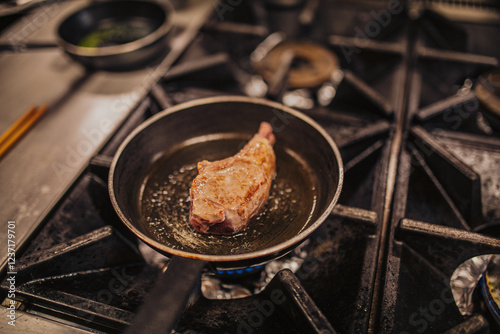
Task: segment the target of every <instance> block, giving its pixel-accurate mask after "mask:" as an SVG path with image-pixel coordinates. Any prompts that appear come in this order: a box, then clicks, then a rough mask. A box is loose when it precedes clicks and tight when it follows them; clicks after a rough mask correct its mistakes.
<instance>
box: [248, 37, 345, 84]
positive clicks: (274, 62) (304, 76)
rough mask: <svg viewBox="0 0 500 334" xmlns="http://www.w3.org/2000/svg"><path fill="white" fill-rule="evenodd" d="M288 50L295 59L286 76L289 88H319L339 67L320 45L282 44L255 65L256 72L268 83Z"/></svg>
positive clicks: (306, 43)
mask: <svg viewBox="0 0 500 334" xmlns="http://www.w3.org/2000/svg"><path fill="white" fill-rule="evenodd" d="M290 50H291V51H293V53H294V55H295V57H294V63H293V64H292V68H291V69H290V72H289V75H288V87H289V88H292V89H293V88H310V87H316V86H319V85H321V84H322V83H324V82H325V81H327V80H328V79H329V77H330V75H331V73H332V71H333V70H335V69H336V68H338V67H339V65H338V64H339V62H338V58H337V56H336V55H335V54H334V53H332V52H331V51H329V50H328V49H326V48H324V47H322V46H321V45H318V44H314V43H311V42H283V43H281V44H279V45H277V46H276V47H275V48H274V49H272V50H271V51H269V53H268V54H267V55H266V57H265V58H264V59H263V60H262V61H260V62H259V63H257V64H256V65H255V68H256V70H257V71H258V72H259V74H260V75H262V77H263V78H264V79H265V80H266V81H267V82H270V80H271V78H272V77H273V75H274V73H275V72H276V69H277V68H278V67H279V64H280V61H281V58H282V55H283V54H284V53H285V52H286V51H290Z"/></svg>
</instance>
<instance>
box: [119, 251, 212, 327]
mask: <svg viewBox="0 0 500 334" xmlns="http://www.w3.org/2000/svg"><path fill="white" fill-rule="evenodd" d="M206 265H207V262H204V261H199V260H193V259H189V258H183V257H178V256H174V257H173V258H172V259H171V260H170V263H169V265H168V267H167V270H166V271H165V273H163V274H162V275H160V277H159V279H158V281H157V282H156V283H155V285H154V287H153V289H152V290H151V291H150V292H149V294H148V295H147V296H146V298H145V300H144V303H143V304H142V306H141V307H140V308H139V313H138V314H137V315H136V316H135V318H134V320H133V321H132V323H131V324H130V326H129V327H128V328H127V330H126V331H125V334H140V333H170V332H171V331H172V329H173V328H174V326H175V325H176V324H177V321H178V320H179V318H180V315H181V314H182V311H184V309H185V307H186V304H187V302H188V300H189V298H190V297H191V295H192V293H193V291H194V289H195V287H196V285H197V284H198V282H199V280H200V277H201V273H202V271H203V269H204V268H205V267H206Z"/></svg>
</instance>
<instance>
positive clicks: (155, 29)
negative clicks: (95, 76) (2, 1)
mask: <svg viewBox="0 0 500 334" xmlns="http://www.w3.org/2000/svg"><path fill="white" fill-rule="evenodd" d="M173 15H174V8H173V7H172V5H171V4H170V2H167V1H162V2H160V1H152V0H148V1H135V0H130V1H127V0H120V1H107V2H97V3H94V4H92V5H90V6H88V7H85V8H82V9H79V10H77V11H76V12H74V13H72V14H70V15H69V16H68V17H66V18H65V19H64V20H63V21H62V23H61V24H60V25H59V28H58V30H57V45H58V46H59V47H61V48H62V49H63V50H64V51H65V52H66V53H67V54H69V55H70V56H71V57H72V58H73V59H74V60H76V61H77V62H80V63H81V64H83V65H84V66H86V67H88V68H94V69H106V70H127V69H133V68H135V67H139V66H143V65H145V64H146V63H147V62H149V61H151V60H153V59H154V58H156V57H159V56H161V55H164V54H166V52H167V51H168V50H167V44H166V43H165V37H166V36H167V34H168V32H169V31H170V29H171V28H172V25H173Z"/></svg>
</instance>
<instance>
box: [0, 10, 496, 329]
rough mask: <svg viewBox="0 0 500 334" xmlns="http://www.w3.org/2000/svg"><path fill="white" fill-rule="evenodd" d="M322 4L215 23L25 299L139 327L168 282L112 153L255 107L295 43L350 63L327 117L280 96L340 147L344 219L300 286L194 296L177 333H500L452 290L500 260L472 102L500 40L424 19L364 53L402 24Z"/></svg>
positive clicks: (37, 264)
mask: <svg viewBox="0 0 500 334" xmlns="http://www.w3.org/2000/svg"><path fill="white" fill-rule="evenodd" d="M321 5H322V7H321V10H320V11H318V12H316V16H315V18H316V19H315V20H309V21H308V22H305V24H304V21H300V20H298V17H299V16H300V15H301V14H302V15H304V11H305V10H310V6H306V7H301V6H300V5H298V6H295V7H292V8H286V9H284V8H281V7H279V6H266V5H265V4H264V3H263V2H258V1H256V2H242V3H241V5H239V6H236V7H234V6H233V7H232V10H230V11H225V12H224V13H223V14H224V15H223V19H224V20H223V21H222V22H221V21H220V12H217V13H215V14H214V17H213V20H211V21H210V22H209V23H208V24H207V25H206V26H205V29H204V31H203V33H202V34H200V36H199V38H198V40H196V41H195V43H193V44H192V46H191V47H190V48H189V49H188V50H187V52H186V53H185V55H184V56H183V58H182V59H181V60H180V61H179V64H178V65H177V66H176V67H174V68H172V70H171V71H169V72H168V73H166V74H165V76H164V78H163V80H162V81H161V82H160V83H159V84H158V85H157V86H155V87H154V88H153V89H152V90H151V93H150V95H149V96H148V98H147V99H146V100H144V101H143V102H142V103H141V104H140V105H139V106H138V107H137V108H136V110H135V111H134V112H133V113H132V114H131V117H130V118H129V119H127V121H126V122H125V124H123V126H122V128H121V129H120V130H119V131H118V132H117V133H116V134H115V135H114V136H113V138H112V139H111V140H110V142H109V143H108V144H107V145H106V147H104V149H103V150H102V151H101V152H100V155H98V156H96V157H95V158H94V159H93V160H92V161H91V162H90V164H89V167H88V169H87V170H86V171H85V172H84V173H83V174H82V176H81V177H80V178H79V180H78V181H77V182H76V183H75V184H74V186H73V187H72V189H70V191H69V192H68V194H67V195H66V196H65V197H64V198H63V200H62V201H61V202H60V203H59V204H58V205H57V206H56V207H55V208H54V210H53V212H52V214H51V215H50V216H49V217H48V218H47V220H46V222H45V225H44V226H43V227H42V228H41V229H40V230H39V231H37V233H36V235H34V236H33V238H32V241H31V243H30V245H29V247H28V248H27V249H26V251H25V252H24V254H23V256H22V257H21V258H20V259H19V260H18V261H19V262H18V277H17V279H18V281H19V282H18V283H19V285H18V287H17V288H18V290H19V291H18V293H19V296H20V298H21V299H22V302H23V303H24V304H25V305H26V307H27V308H28V311H32V312H37V313H39V314H48V315H50V316H55V317H57V318H59V319H65V320H69V321H71V322H73V323H76V324H79V325H80V326H84V327H86V328H92V329H95V330H101V331H104V332H119V331H121V330H123V329H124V328H126V326H127V325H128V324H129V323H130V321H131V319H132V318H133V317H134V314H135V313H136V312H137V310H138V308H139V305H140V303H141V302H142V300H143V298H144V296H145V295H146V294H147V292H148V291H149V290H150V288H151V286H152V284H153V282H154V281H155V279H156V277H157V275H159V273H160V272H161V270H163V268H162V265H159V264H158V263H156V264H155V263H154V262H151V261H149V260H148V259H145V258H144V257H143V256H141V253H140V252H139V251H138V245H137V240H136V239H135V238H134V237H133V236H131V235H130V233H129V232H128V231H127V230H126V229H125V228H124V227H123V226H122V224H121V223H120V221H119V219H118V218H117V217H116V215H115V214H114V211H113V209H112V207H111V204H110V202H109V198H108V194H107V188H106V179H107V173H108V170H109V164H110V160H111V158H112V156H113V154H114V152H115V151H116V149H117V147H118V145H120V143H121V142H122V141H123V139H124V138H125V137H126V135H127V134H128V133H130V131H131V130H132V129H134V128H135V127H136V126H137V125H138V124H140V123H141V122H142V121H144V120H145V119H147V118H148V117H150V116H151V115H153V114H155V113H157V112H159V111H160V110H163V109H164V108H167V107H169V106H171V105H175V104H178V103H181V102H185V101H189V100H192V99H196V98H200V97H207V96H216V95H228V94H243V92H245V91H246V90H245V89H244V88H245V84H246V82H248V80H247V79H249V78H252V77H253V75H254V74H255V73H253V68H252V66H251V64H250V60H249V58H250V54H251V52H252V51H253V50H254V49H255V47H256V46H257V45H258V44H259V43H260V42H262V40H263V39H264V38H265V37H266V36H267V34H268V33H269V32H274V31H277V30H282V31H285V32H286V33H287V36H288V38H289V39H292V38H293V39H300V38H304V37H307V38H308V39H310V40H313V41H314V42H316V43H320V44H322V45H324V46H326V47H328V48H330V49H331V50H332V51H333V52H335V53H336V54H337V56H338V58H339V61H340V69H339V71H341V75H337V77H332V80H331V81H330V82H327V83H326V84H327V85H331V87H330V88H333V89H334V90H333V91H334V96H332V97H331V101H330V103H319V102H318V101H319V100H318V90H319V87H316V88H314V89H306V90H299V91H297V90H289V89H287V88H286V87H285V86H282V87H281V91H280V92H279V94H272V95H271V96H268V98H273V99H278V100H282V101H286V99H285V97H286V96H287V94H294V95H293V96H294V97H296V98H295V100H293V101H302V102H304V101H306V102H307V103H305V104H304V103H302V104H298V105H294V107H297V108H302V109H303V111H304V112H305V113H306V114H308V115H309V116H311V117H313V118H314V119H315V120H317V121H318V122H319V123H320V124H321V125H322V126H323V127H324V128H325V129H326V130H327V131H328V133H329V134H330V135H332V137H333V138H334V139H335V140H336V142H337V143H338V146H339V147H340V149H341V153H342V157H343V160H344V164H345V169H346V176H345V183H344V190H343V193H342V196H341V198H340V204H339V205H338V206H337V207H336V208H335V210H334V211H333V212H332V214H331V215H330V217H329V218H328V219H327V221H326V222H325V223H324V224H323V225H322V227H321V228H320V229H318V231H317V232H316V233H315V234H314V235H313V236H312V237H311V238H310V239H309V241H310V245H309V248H310V250H309V252H308V254H307V257H306V258H305V259H304V262H303V263H302V265H301V266H300V268H299V269H298V270H297V271H296V272H295V273H292V272H291V271H288V270H283V271H280V272H279V273H278V274H276V275H275V277H274V278H273V279H272V281H271V282H270V283H269V284H268V285H267V286H266V287H265V288H264V289H263V290H262V292H260V293H256V294H253V295H251V296H248V297H245V298H240V299H231V300H213V299H208V298H205V297H204V296H203V295H202V294H201V292H200V289H197V290H196V291H195V294H194V296H195V297H196V298H192V300H191V304H190V307H188V308H187V309H186V310H185V311H184V312H183V314H182V316H181V318H180V321H179V323H178V325H177V327H176V329H175V332H178V333H224V332H227V333H235V332H236V333H238V332H241V333H245V332H248V333H306V332H307V333H309V332H311V333H333V332H335V331H336V332H339V333H422V332H426V333H444V332H447V333H488V332H489V331H491V332H494V331H496V330H498V329H497V327H496V325H495V322H494V321H493V320H492V319H490V316H489V314H488V312H487V311H483V310H482V309H481V307H480V305H481V303H480V299H479V298H478V296H476V308H475V314H474V315H472V316H469V317H464V316H462V315H460V313H459V311H458V309H457V307H456V305H455V303H454V301H453V300H452V299H451V293H450V284H449V281H450V277H451V275H452V273H453V271H454V270H455V268H456V267H457V266H458V265H459V264H461V263H462V262H464V261H465V260H467V259H470V258H471V257H474V256H477V255H481V254H489V253H500V240H499V239H497V238H498V237H499V233H498V222H499V219H500V212H499V210H498V208H499V207H500V206H499V205H498V204H499V203H498V201H499V198H500V196H499V193H498V189H499V178H500V177H499V174H498V170H497V169H496V168H495V166H497V162H500V161H499V160H500V139H499V132H498V131H496V130H495V129H492V128H491V127H490V126H489V125H488V123H487V120H485V119H484V118H483V117H481V114H482V110H481V108H482V107H481V106H480V104H479V103H477V99H476V97H475V95H474V92H473V90H472V89H471V88H472V87H473V85H474V84H475V80H476V78H477V77H478V76H479V75H480V74H481V73H483V72H484V71H486V70H488V69H491V68H494V67H498V59H497V57H499V56H500V50H499V49H498V47H497V46H496V45H493V44H492V43H491V40H493V39H494V38H495V37H496V34H497V33H498V30H500V28H498V26H493V27H492V26H487V25H484V26H473V25H471V24H466V23H463V24H462V23H460V24H459V23H455V22H451V21H449V20H447V19H444V18H443V17H442V16H441V15H438V14H436V13H434V12H431V11H421V12H418V15H417V16H415V11H412V10H411V9H412V8H409V10H408V8H407V9H406V10H404V11H400V12H398V13H397V14H394V15H392V16H391V20H390V22H389V23H388V24H387V25H386V27H384V29H380V32H379V34H377V35H376V36H368V37H367V38H364V41H363V43H360V42H359V41H360V40H359V38H360V37H359V35H356V34H357V33H358V30H359V29H365V28H366V27H368V26H369V25H373V24H375V23H373V22H378V21H377V20H375V19H374V16H373V13H372V14H370V13H371V12H372V11H375V12H376V13H380V11H382V10H387V3H385V2H383V1H373V2H365V3H361V4H360V3H352V2H342V1H340V2H336V1H332V2H326V1H325V2H321ZM408 5H409V6H411V2H410V3H408ZM407 13H413V14H412V17H411V18H410V17H409V16H408V15H407ZM306 14H307V13H306ZM293 18H295V19H293ZM290 22H302V23H303V24H302V25H298V24H290ZM370 22H372V23H370ZM354 28H358V30H356V29H354ZM481 29H485V32H484V34H485V35H488V34H489V35H488V36H489V37H490V39H489V43H482V42H481V41H484V40H485V38H481V39H479V40H478V42H477V43H476V44H475V43H471V39H470V37H471V36H470V34H471V33H473V34H477V32H478V31H481ZM495 29H496V30H495ZM492 31H493V32H495V33H492ZM365 35H366V33H365ZM486 40H487V39H486ZM471 45H472V46H471ZM284 77H286V73H285V75H284ZM327 88H328V87H327ZM330 88H328V89H330ZM330 90H331V89H330ZM457 92H458V93H457ZM288 101H290V100H288ZM450 119H452V120H454V121H451V122H450V121H449V120H450ZM456 124H458V125H456ZM479 231H483V232H482V233H481V232H479ZM486 234H488V235H491V236H487V235H486ZM139 248H140V247H139ZM166 262H167V261H165V262H162V260H160V261H159V263H166ZM2 288H3V289H5V284H4V285H2ZM276 291H280V296H279V297H277V296H276ZM273 296H274V297H273ZM273 300H274V301H273ZM270 303H271V304H270ZM157 311H158V312H168V310H157Z"/></svg>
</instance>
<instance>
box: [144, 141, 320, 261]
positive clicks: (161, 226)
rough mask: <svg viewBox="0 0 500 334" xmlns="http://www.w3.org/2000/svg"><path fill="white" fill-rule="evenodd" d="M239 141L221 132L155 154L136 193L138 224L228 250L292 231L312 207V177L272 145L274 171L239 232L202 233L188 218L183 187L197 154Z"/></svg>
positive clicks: (182, 245)
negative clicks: (261, 203) (261, 201)
mask: <svg viewBox="0 0 500 334" xmlns="http://www.w3.org/2000/svg"><path fill="white" fill-rule="evenodd" d="M244 142H245V141H244V140H243V139H241V138H226V139H219V140H211V141H209V142H199V143H195V144H191V145H188V146H185V147H183V148H181V149H179V150H177V151H175V152H174V153H172V154H169V155H167V156H165V157H163V158H160V159H159V160H158V161H157V162H156V163H155V164H154V166H153V168H152V170H151V172H150V173H149V175H150V176H149V178H148V179H147V180H146V181H145V184H144V185H143V192H142V194H141V213H142V217H143V220H144V221H143V224H144V227H145V230H146V231H147V232H148V233H149V236H150V237H152V238H153V239H155V240H157V241H159V242H161V243H163V244H165V245H167V246H169V247H171V248H175V249H180V250H184V251H188V252H195V253H202V254H211V255H232V254H241V253H247V252H252V251H256V250H260V249H264V248H268V247H271V246H274V245H277V244H279V243H281V242H284V241H286V240H288V239H290V238H292V237H294V236H295V235H297V234H298V233H299V232H300V231H301V230H302V229H304V227H306V226H307V224H308V223H310V222H311V221H312V219H313V217H314V215H315V214H316V213H317V212H316V197H317V194H316V187H315V184H316V183H315V182H316V180H315V178H314V177H313V173H311V171H310V169H309V167H308V166H307V164H306V163H305V162H304V161H303V160H302V159H300V157H299V156H297V155H296V154H294V153H293V152H290V151H288V150H286V149H284V148H280V146H279V145H276V147H275V154H276V177H275V179H274V180H273V183H272V187H271V191H270V195H269V200H268V202H267V204H266V206H265V208H264V209H263V210H262V211H261V212H260V213H259V214H258V215H257V216H256V217H254V218H253V219H252V220H251V222H250V224H249V225H248V227H247V229H246V230H244V231H243V232H241V233H238V234H235V235H230V236H224V235H212V234H203V233H199V232H197V231H195V230H194V229H193V227H192V226H191V224H190V223H189V208H190V198H189V189H190V187H191V183H192V181H193V179H194V178H195V177H196V175H197V174H198V171H197V169H196V165H197V163H198V161H201V160H204V159H206V160H209V161H214V160H220V159H223V158H226V157H229V156H231V155H234V154H235V153H236V152H237V151H238V149H239V148H241V147H242V146H243V145H242V144H243V143H244Z"/></svg>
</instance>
